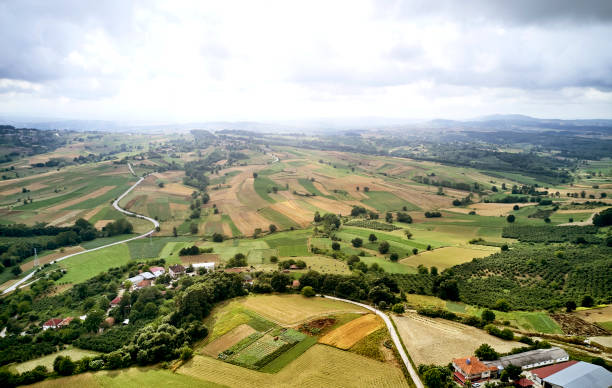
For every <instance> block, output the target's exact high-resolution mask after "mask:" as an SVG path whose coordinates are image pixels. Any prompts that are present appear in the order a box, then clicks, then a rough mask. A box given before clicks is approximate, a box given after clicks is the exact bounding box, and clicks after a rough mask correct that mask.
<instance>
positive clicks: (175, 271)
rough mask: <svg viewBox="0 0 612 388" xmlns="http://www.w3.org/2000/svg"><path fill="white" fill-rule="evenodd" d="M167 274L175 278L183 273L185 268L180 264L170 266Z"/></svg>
mask: <svg viewBox="0 0 612 388" xmlns="http://www.w3.org/2000/svg"><path fill="white" fill-rule="evenodd" d="M168 273H169V274H170V276H172V277H173V278H175V277H177V276H180V275H183V274H184V273H185V267H183V266H182V265H180V264H175V265H171V266H170V267H168Z"/></svg>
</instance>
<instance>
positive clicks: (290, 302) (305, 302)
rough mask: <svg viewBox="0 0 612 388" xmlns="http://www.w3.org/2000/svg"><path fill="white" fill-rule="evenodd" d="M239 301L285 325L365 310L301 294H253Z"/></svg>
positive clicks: (271, 319)
mask: <svg viewBox="0 0 612 388" xmlns="http://www.w3.org/2000/svg"><path fill="white" fill-rule="evenodd" d="M241 303H242V305H243V306H244V307H246V308H248V309H250V310H253V311H255V312H257V313H259V314H261V315H262V316H264V317H266V318H267V319H269V320H270V321H273V322H279V323H281V324H285V325H295V324H297V323H299V322H302V321H305V320H307V319H310V318H313V317H316V316H321V315H326V314H331V313H336V312H353V311H355V312H362V311H365V310H364V309H362V308H360V307H358V306H354V305H352V304H348V303H344V302H339V301H335V300H330V299H326V298H305V297H303V296H301V295H253V296H249V297H247V298H242V300H241Z"/></svg>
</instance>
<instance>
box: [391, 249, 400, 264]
mask: <svg viewBox="0 0 612 388" xmlns="http://www.w3.org/2000/svg"><path fill="white" fill-rule="evenodd" d="M389 260H391V261H392V262H394V263H395V262H396V261H397V260H399V255H398V254H397V253H395V252H393V253H392V254H391V255H390V256H389Z"/></svg>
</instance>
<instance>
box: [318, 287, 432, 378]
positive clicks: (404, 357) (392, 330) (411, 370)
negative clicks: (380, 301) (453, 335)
mask: <svg viewBox="0 0 612 388" xmlns="http://www.w3.org/2000/svg"><path fill="white" fill-rule="evenodd" d="M324 296H325V297H326V298H328V299H333V300H339V301H341V302H346V303H352V304H355V305H357V306H361V307H363V308H365V309H368V310H370V311H373V312H374V313H376V315H378V316H379V317H381V318H382V320H383V321H385V325H387V329H389V333H390V334H391V339H392V340H393V343H394V344H395V347H396V348H397V351H398V352H399V354H400V357H401V358H402V361H403V362H404V365H406V369H407V370H408V373H410V377H412V381H414V385H416V387H417V388H425V386H424V385H423V382H421V378H420V377H419V374H418V373H417V372H416V371H415V370H414V368H413V367H412V364H411V363H410V360H409V359H408V355H407V354H406V351H404V347H403V346H402V343H401V341H400V338H399V335H398V334H397V331H396V330H395V326H393V323H392V322H391V318H389V316H387V314H385V313H383V312H382V311H380V310H378V309H375V308H374V307H372V306H369V305H367V304H364V303H359V302H354V301H352V300H348V299H342V298H336V297H335V296H328V295H324Z"/></svg>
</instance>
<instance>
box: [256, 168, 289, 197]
mask: <svg viewBox="0 0 612 388" xmlns="http://www.w3.org/2000/svg"><path fill="white" fill-rule="evenodd" d="M261 175H262V174H261V173H260V175H259V176H258V177H257V178H256V179H255V180H254V181H253V187H254V188H255V192H256V193H257V194H259V196H260V197H261V198H263V199H264V200H266V201H267V202H270V203H274V202H276V201H275V200H274V198H272V197H270V195H269V194H270V193H269V192H268V190H270V191H271V190H272V187H278V189H279V190H284V187H283V186H281V185H279V184H278V183H276V182H274V181H273V180H272V179H270V178H268V177H265V176H261Z"/></svg>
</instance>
